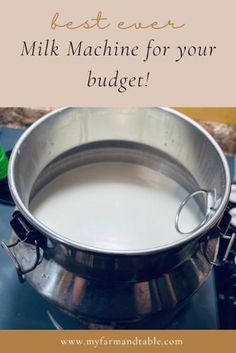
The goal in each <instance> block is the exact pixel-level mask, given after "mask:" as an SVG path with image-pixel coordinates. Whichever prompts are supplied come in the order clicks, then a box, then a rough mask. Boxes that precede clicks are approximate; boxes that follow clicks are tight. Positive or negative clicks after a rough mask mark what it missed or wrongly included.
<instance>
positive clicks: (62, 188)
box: [30, 162, 200, 251]
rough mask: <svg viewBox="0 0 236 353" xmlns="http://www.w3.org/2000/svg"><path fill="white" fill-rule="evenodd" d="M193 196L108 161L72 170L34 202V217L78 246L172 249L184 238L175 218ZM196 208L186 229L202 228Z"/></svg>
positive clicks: (141, 170)
mask: <svg viewBox="0 0 236 353" xmlns="http://www.w3.org/2000/svg"><path fill="white" fill-rule="evenodd" d="M186 196H187V192H186V191H185V190H184V189H183V188H182V187H180V186H179V185H178V184H177V183H176V182H174V181H173V180H172V179H170V178H168V177H166V176H164V175H162V174H160V173H158V172H156V171H154V170H152V169H150V168H147V167H144V166H140V165H136V164H129V163H118V162H104V163H94V164H90V165H86V166H83V167H79V168H77V169H73V170H70V171H68V172H66V173H64V174H62V175H61V176H59V177H57V178H56V179H54V180H53V181H51V182H50V183H49V184H47V185H46V186H45V187H44V188H43V189H42V190H41V191H40V192H39V193H38V194H37V195H36V197H35V198H34V199H33V200H32V202H31V204H30V211H31V213H32V214H33V215H34V216H35V217H36V218H37V219H38V220H39V221H41V222H42V223H43V224H45V225H46V226H47V227H48V228H50V229H51V230H53V231H55V232H56V233H58V234H60V235H62V236H64V237H66V238H69V239H71V240H73V241H75V242H78V243H80V244H83V245H86V246H92V247H93V248H98V249H104V250H113V251H114V250H126V251H128V250H142V249H150V248H156V247H159V246H163V245H167V244H170V243H172V242H174V241H176V240H178V239H181V238H182V237H183V235H181V234H179V233H178V232H177V231H176V230H175V226H174V222H175V215H176V212H177V210H178V207H179V205H180V203H181V202H182V201H183V199H184V198H185V197H186ZM196 211H197V207H194V205H193V203H192V204H191V207H190V205H189V206H188V205H187V206H186V208H185V211H184V213H183V216H182V217H181V225H182V228H183V230H184V231H191V230H192V229H193V228H195V227H196V225H197V224H199V223H200V220H199V217H200V216H199V214H198V213H199V212H196Z"/></svg>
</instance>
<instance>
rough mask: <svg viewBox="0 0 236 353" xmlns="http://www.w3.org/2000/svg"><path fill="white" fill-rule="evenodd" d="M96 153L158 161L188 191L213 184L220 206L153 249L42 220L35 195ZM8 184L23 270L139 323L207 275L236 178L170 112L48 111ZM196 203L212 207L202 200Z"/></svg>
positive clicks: (217, 153) (203, 137)
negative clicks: (105, 244) (83, 236)
mask: <svg viewBox="0 0 236 353" xmlns="http://www.w3.org/2000/svg"><path fill="white" fill-rule="evenodd" d="M140 146H141V147H140ZM107 147H109V148H107ZM97 148H98V150H100V152H101V153H100V154H99V153H97V152H96V151H97ZM140 148H141V149H142V152H140ZM143 148H144V149H143ZM84 150H88V151H89V152H88V154H87V157H86V161H85V162H84V161H83V158H81V153H82V152H83V151H84ZM29 151H30V153H29ZM91 151H92V152H93V153H91V154H90V152H91ZM94 151H95V155H96V158H100V157H99V156H101V160H103V161H104V159H105V160H113V158H115V160H124V161H126V160H127V161H131V162H134V163H142V164H144V165H148V166H150V167H152V168H154V169H155V168H157V169H158V171H160V172H161V173H163V174H165V175H167V176H171V177H172V178H174V179H175V180H177V181H178V182H179V183H180V184H181V185H182V186H183V187H184V188H185V189H186V190H188V191H189V193H191V192H194V191H196V190H199V189H200V190H207V192H208V191H210V193H211V196H212V198H213V203H212V205H211V206H212V207H211V208H212V212H211V213H210V214H208V215H207V218H206V219H205V222H204V223H203V224H202V225H200V226H199V227H198V229H196V230H195V231H193V232H192V233H190V234H188V236H185V237H183V238H182V239H181V240H180V241H178V242H174V243H172V244H168V245H167V246H162V247H158V246H157V247H155V248H152V249H141V250H140V249H135V248H134V249H133V251H127V252H125V251H121V250H119V249H117V250H113V251H109V250H107V249H102V248H91V247H89V246H87V245H86V244H80V243H75V242H73V241H71V240H70V239H67V238H65V237H64V236H63V234H56V233H55V232H53V231H52V230H51V229H48V228H47V227H46V226H45V225H43V224H42V223H40V222H39V221H38V220H37V219H35V218H34V217H33V215H32V214H31V213H30V211H29V207H28V206H29V203H30V200H31V199H32V198H33V197H34V195H35V194H37V192H38V191H39V190H40V189H41V188H42V187H43V185H45V184H47V182H48V181H50V180H51V179H53V178H54V177H55V176H57V175H59V174H60V173H63V171H65V170H67V169H71V168H73V167H75V166H79V165H83V163H92V162H93V158H94ZM124 152H125V153H124ZM144 152H145V153H144ZM96 160H97V159H96ZM9 185H10V189H11V193H12V196H13V198H14V200H15V203H16V206H17V209H18V210H19V213H18V212H17V214H15V215H14V217H13V222H12V225H13V229H14V231H15V232H16V234H17V235H18V237H19V238H20V240H21V241H20V242H18V244H17V246H16V247H15V248H14V255H15V258H16V261H17V262H18V270H19V269H20V271H21V273H23V274H24V275H25V277H26V278H27V280H28V281H29V282H30V283H31V284H32V286H33V287H34V288H35V289H36V290H37V291H38V292H39V293H40V294H42V295H43V296H44V297H45V298H47V299H48V300H50V301H51V302H53V303H55V304H56V305H57V306H58V307H60V308H62V309H63V310H64V311H66V312H67V313H69V314H71V315H74V316H76V317H80V318H85V319H86V320H90V321H93V322H101V323H106V322H108V323H110V322H132V321H137V320H141V319H143V318H146V317H149V316H151V315H156V314H158V313H161V312H164V311H166V310H170V309H171V308H174V307H175V306H176V305H177V304H179V303H181V302H182V301H183V300H185V299H186V298H188V297H189V296H190V295H192V294H193V293H194V292H195V291H196V290H197V289H198V288H199V287H200V286H201V284H202V283H203V282H204V281H205V280H206V278H207V275H208V273H209V271H210V270H211V267H212V263H213V262H214V261H215V260H216V256H217V254H218V248H219V240H220V237H221V234H222V233H224V232H225V230H226V229H227V223H228V218H227V217H226V218H227V220H226V222H225V219H224V218H223V216H224V213H225V209H226V206H227V202H228V198H229V193H230V178H229V171H228V168H227V164H226V161H225V159H224V156H223V154H222V152H221V150H220V148H219V147H218V145H217V144H216V143H215V141H214V140H213V139H212V138H211V137H210V136H209V135H208V134H207V133H206V132H205V131H204V130H203V129H201V128H200V127H198V125H197V124H196V123H194V122H192V121H191V120H189V119H188V118H186V117H184V116H182V115H181V114H178V113H176V112H174V111H171V110H168V109H146V108H144V109H109V108H104V109H86V108H74V109H62V110H59V111H56V112H54V113H52V114H49V115H48V116H46V117H45V118H43V119H41V120H40V121H39V122H37V123H36V124H34V125H33V126H32V127H31V128H30V129H29V130H28V131H27V132H26V133H25V134H24V135H23V137H22V138H21V139H20V140H19V142H18V144H17V145H16V147H15V149H14V151H13V154H12V157H11V160H10V169H9ZM197 202H198V203H199V207H200V208H201V209H202V210H203V212H204V210H205V205H204V204H203V201H202V199H201V198H199V200H197ZM222 219H223V221H222ZM173 222H174V220H173Z"/></svg>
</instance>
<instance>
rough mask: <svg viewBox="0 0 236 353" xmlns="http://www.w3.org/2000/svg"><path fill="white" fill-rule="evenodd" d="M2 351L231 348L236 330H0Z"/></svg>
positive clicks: (186, 352) (59, 352)
mask: <svg viewBox="0 0 236 353" xmlns="http://www.w3.org/2000/svg"><path fill="white" fill-rule="evenodd" d="M0 340H1V350H2V351H3V352H19V353H21V352H22V353H31V352H32V351H33V352H34V353H42V352H57V353H63V352H120V351H121V350H122V352H124V353H125V352H136V353H137V352H144V351H145V352H155V353H158V352H161V353H163V352H166V353H167V352H172V353H175V352H178V353H189V352H191V353H195V352H196V353H199V352H205V351H209V352H214V353H222V351H232V349H233V347H234V346H235V331H103V330H100V331H0Z"/></svg>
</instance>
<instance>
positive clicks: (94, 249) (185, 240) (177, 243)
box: [8, 107, 231, 255]
mask: <svg viewBox="0 0 236 353" xmlns="http://www.w3.org/2000/svg"><path fill="white" fill-rule="evenodd" d="M105 108H107V109H111V108H112V107H105ZM69 109H71V108H70V107H63V108H59V109H56V110H53V111H52V112H50V113H47V114H46V115H45V116H43V117H42V118H40V119H39V120H38V121H36V122H35V123H33V124H32V125H31V126H30V127H29V128H27V130H26V131H25V132H24V133H23V135H22V136H21V137H20V138H19V140H18V141H17V143H16V145H15V146H14V148H13V151H12V154H11V157H10V161H9V167H8V183H9V188H10V192H11V195H12V198H13V200H14V202H15V205H16V207H17V209H18V210H19V211H20V212H21V213H22V215H23V216H24V217H25V218H26V219H27V220H28V222H30V223H31V225H33V226H34V227H35V228H36V229H37V230H39V231H40V232H41V233H42V234H44V235H45V236H46V237H48V238H50V239H51V240H54V241H55V240H56V241H58V242H60V243H62V244H65V245H67V246H68V245H69V246H71V247H73V248H76V249H78V250H82V251H87V252H93V253H101V254H107V255H109V254H111V255H147V254H152V253H157V252H161V251H167V250H170V249H172V248H174V247H177V246H180V245H184V244H186V243H188V242H190V241H191V240H193V239H196V238H198V237H201V236H203V235H204V234H206V233H207V232H208V231H209V230H210V229H212V228H213V227H214V226H215V225H216V224H217V223H218V221H219V220H220V219H221V216H222V215H223V213H224V211H225V209H226V207H227V203H228V200H229V195H230V190H231V183H230V172H229V167H228V164H227V161H226V158H225V156H224V153H223V151H222V149H221V148H220V146H219V145H218V143H217V142H216V140H215V139H214V138H213V137H212V136H211V135H210V134H209V133H208V132H207V131H206V130H205V129H204V128H203V127H202V126H201V125H199V124H198V123H197V122H195V121H194V120H192V119H191V118H189V117H187V116H186V115H184V114H182V113H180V112H177V111H176V110H174V109H171V108H166V107H152V108H148V109H153V110H156V109H161V110H164V111H166V112H169V113H171V114H174V115H176V116H178V117H179V118H181V119H183V120H185V121H186V122H188V123H189V124H191V125H193V126H194V127H195V128H196V129H198V130H199V131H200V132H201V133H202V134H204V135H205V137H206V138H207V139H208V140H209V141H210V142H211V144H212V145H213V147H214V148H215V150H216V152H217V153H218V155H219V156H220V159H221V162H222V166H223V167H224V174H225V180H226V184H225V193H224V196H223V198H222V201H221V204H220V206H219V207H218V209H217V211H216V213H215V214H214V216H213V217H212V218H211V219H210V220H209V221H208V222H206V223H205V224H204V225H203V226H202V227H200V228H199V229H198V230H197V231H195V232H193V233H192V234H191V233H190V235H187V234H186V236H185V237H184V238H182V239H179V240H177V241H174V242H172V243H169V244H167V245H162V246H158V247H155V248H146V249H138V250H114V249H103V248H98V247H92V246H88V245H86V244H83V243H79V242H75V241H73V240H71V239H69V238H67V237H64V236H62V235H60V234H58V233H56V232H54V231H53V230H51V229H50V228H48V227H47V226H45V225H44V224H43V223H42V222H40V221H38V220H37V219H36V218H35V217H34V216H33V215H32V214H31V213H30V211H29V210H28V209H27V208H26V206H25V205H24V204H23V202H22V201H21V198H20V196H19V193H18V191H17V187H16V183H15V178H14V165H15V160H16V158H17V153H18V149H19V147H20V146H21V144H22V142H23V141H24V140H25V139H26V138H27V137H28V135H30V134H31V132H32V131H33V130H34V129H36V128H37V127H38V125H40V124H42V123H43V122H44V121H45V120H47V119H48V118H50V117H51V116H54V115H55V114H57V113H60V112H62V111H65V110H69ZM95 109H96V108H95ZM141 109H142V108H141ZM143 109H145V107H144V108H143Z"/></svg>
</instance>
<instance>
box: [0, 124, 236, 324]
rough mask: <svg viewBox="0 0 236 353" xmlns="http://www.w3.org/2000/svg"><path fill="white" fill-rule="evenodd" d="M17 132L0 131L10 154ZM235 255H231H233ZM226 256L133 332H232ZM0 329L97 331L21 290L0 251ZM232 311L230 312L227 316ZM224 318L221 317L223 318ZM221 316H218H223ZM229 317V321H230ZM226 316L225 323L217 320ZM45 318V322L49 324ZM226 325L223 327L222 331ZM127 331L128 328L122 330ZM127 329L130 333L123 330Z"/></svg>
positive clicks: (235, 285)
mask: <svg viewBox="0 0 236 353" xmlns="http://www.w3.org/2000/svg"><path fill="white" fill-rule="evenodd" d="M22 132H23V130H18V129H8V128H0V143H1V144H3V146H4V147H5V150H11V149H12V148H13V146H14V144H15V142H16V141H17V139H18V138H19V136H20V135H21V134H22ZM228 160H229V164H230V168H231V174H232V179H233V178H234V176H235V177H236V162H235V158H233V157H232V158H229V159H228ZM12 211H13V206H10V205H6V204H5V205H4V204H1V203H0V237H1V239H2V240H4V241H5V242H6V243H9V242H10V237H11V228H10V224H9V220H10V218H11V214H12ZM235 254H236V253H235ZM235 254H234V253H233V252H232V253H231V257H230V263H228V264H227V265H225V266H224V267H223V268H222V269H216V270H215V271H214V272H213V271H212V272H211V274H210V276H209V277H208V279H207V281H206V282H205V283H204V285H203V286H202V287H201V288H200V289H199V290H198V292H197V293H196V294H194V295H193V296H192V297H191V298H190V299H189V300H188V301H187V302H186V303H185V304H184V305H183V306H182V307H180V308H178V311H172V312H171V313H169V314H168V315H166V316H165V317H162V318H159V317H157V318H153V319H152V320H150V321H149V322H146V323H144V324H142V325H140V324H139V325H137V326H133V327H132V328H134V329H135V328H137V329H146V328H148V329H218V328H236V323H235V321H236V320H235V317H236V313H235V309H236V293H235V289H236V267H235V264H234V257H235ZM0 302H1V310H0V329H55V326H56V324H55V322H54V324H53V322H52V321H53V319H52V318H54V319H55V320H56V322H58V323H59V324H60V325H61V326H62V327H63V328H64V329H87V328H98V327H97V325H94V324H91V323H90V324H88V323H83V322H80V321H78V320H75V319H72V318H70V317H68V316H67V315H66V314H64V313H63V312H61V311H60V310H59V309H57V308H56V307H55V306H54V305H52V304H50V303H48V302H47V301H46V300H45V299H43V298H42V297H41V296H39V295H38V294H37V292H36V291H35V290H34V289H33V288H31V287H30V286H29V284H28V283H24V284H21V283H19V281H18V277H17V274H16V271H15V268H14V266H13V264H12V262H11V261H10V260H9V258H8V256H7V255H6V254H5V252H4V251H1V250H0ZM233 310H234V311H233ZM226 312H227V315H226ZM223 314H224V315H223ZM232 314H234V317H233V315H232ZM225 316H227V317H228V318H229V319H228V321H227V320H223V318H224V317H225ZM50 317H51V318H50ZM227 325H228V326H227ZM122 328H128V327H122ZM129 328H130V327H129Z"/></svg>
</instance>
